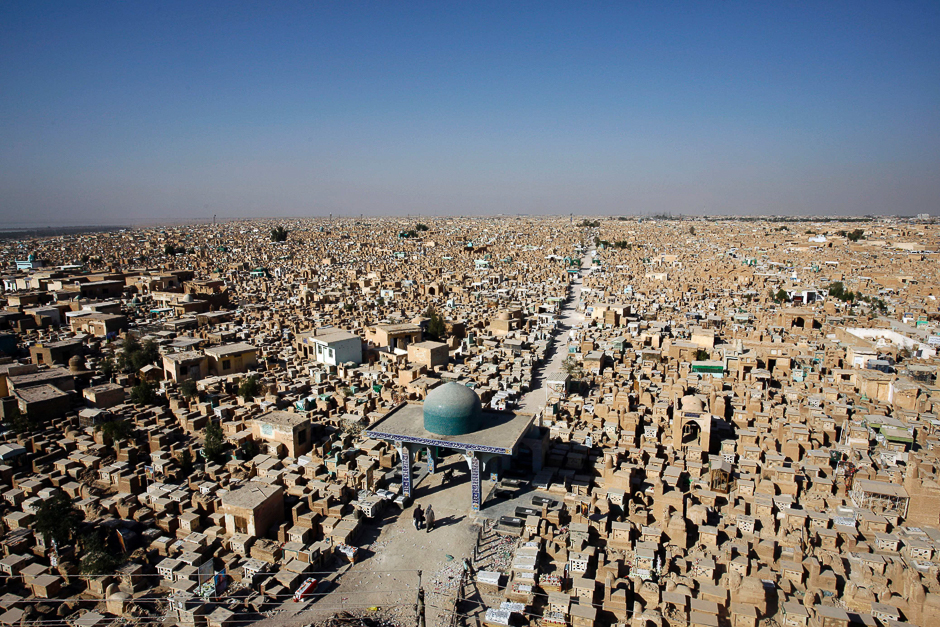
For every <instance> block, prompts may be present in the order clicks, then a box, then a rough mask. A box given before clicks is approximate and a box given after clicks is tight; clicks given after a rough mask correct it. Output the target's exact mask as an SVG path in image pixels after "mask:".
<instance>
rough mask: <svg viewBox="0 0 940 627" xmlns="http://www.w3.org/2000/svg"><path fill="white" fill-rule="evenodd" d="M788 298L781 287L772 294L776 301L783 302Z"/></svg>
mask: <svg viewBox="0 0 940 627" xmlns="http://www.w3.org/2000/svg"><path fill="white" fill-rule="evenodd" d="M788 298H789V297H788V296H787V293H786V291H785V290H784V289H783V288H782V287H781V288H780V289H779V290H777V293H776V294H774V300H775V301H776V302H778V303H785V302H786V301H787V299H788Z"/></svg>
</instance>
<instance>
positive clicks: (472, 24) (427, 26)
mask: <svg viewBox="0 0 940 627" xmlns="http://www.w3.org/2000/svg"><path fill="white" fill-rule="evenodd" d="M938 198H940V2H937V1H936V0H930V1H927V2H901V1H898V2H893V1H890V2H889V1H879V2H863V1H854V0H853V1H850V2H793V3H786V2H766V3H764V2H741V3H737V2H691V1H690V2H678V3H664V2H656V3H652V2H614V3H609V4H608V3H599V2H598V3H595V2H570V3H552V2H533V3H521V2H494V3H491V4H490V3H483V2H459V3H449V2H428V3H408V2H397V1H396V2H391V1H383V2H378V1H376V2H368V3H359V2H350V1H343V2H335V3H327V2H313V1H307V2H297V3H288V2H276V1H274V2H258V3H239V2H232V1H226V2H218V3H201V2H192V1H188V2H178V3H177V2H168V1H159V2H119V3H106V2H93V1H82V2H74V3H72V2H57V1H56V2H30V1H26V0H22V1H10V2H5V3H3V4H2V6H0V221H2V222H4V223H6V224H7V225H13V226H16V225H18V224H20V223H30V224H35V223H50V224H83V223H115V222H119V223H131V222H136V221H156V220H181V219H195V218H200V217H209V218H211V216H212V215H213V214H217V215H219V216H220V217H222V216H226V217H230V216H302V215H326V214H328V213H333V214H334V215H358V214H360V213H365V214H380V215H388V214H406V213H411V214H417V213H420V214H464V215H465V214H471V213H473V214H479V213H501V212H502V213H519V212H526V213H565V214H567V213H569V212H574V213H583V214H615V215H625V214H647V213H656V212H661V211H669V212H672V213H674V214H679V213H710V214H715V213H723V214H730V213H740V214H744V213H747V214H755V213H757V214H759V213H819V214H866V213H879V214H881V213H886V214H898V213H900V214H913V213H919V212H928V213H934V214H938V213H940V211H938Z"/></svg>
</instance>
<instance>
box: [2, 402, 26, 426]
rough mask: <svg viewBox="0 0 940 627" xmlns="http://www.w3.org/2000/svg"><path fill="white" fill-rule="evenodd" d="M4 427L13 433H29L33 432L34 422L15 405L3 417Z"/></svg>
mask: <svg viewBox="0 0 940 627" xmlns="http://www.w3.org/2000/svg"><path fill="white" fill-rule="evenodd" d="M3 426H4V427H6V428H7V429H9V430H10V431H12V432H13V433H28V432H30V431H32V430H33V421H32V420H30V419H29V416H27V415H26V414H24V413H23V412H21V411H20V408H19V406H17V405H13V406H12V407H10V409H8V410H6V412H5V414H4V416H3Z"/></svg>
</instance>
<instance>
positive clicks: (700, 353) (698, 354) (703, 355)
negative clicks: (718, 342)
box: [695, 348, 711, 361]
mask: <svg viewBox="0 0 940 627" xmlns="http://www.w3.org/2000/svg"><path fill="white" fill-rule="evenodd" d="M709 357H711V355H709V354H708V351H707V350H705V349H704V348H700V349H698V350H697V351H695V360H696V361H707V360H708V358H709Z"/></svg>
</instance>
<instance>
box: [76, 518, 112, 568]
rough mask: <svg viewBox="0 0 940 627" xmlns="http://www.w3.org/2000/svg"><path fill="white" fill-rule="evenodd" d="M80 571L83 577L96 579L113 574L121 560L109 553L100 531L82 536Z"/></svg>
mask: <svg viewBox="0 0 940 627" xmlns="http://www.w3.org/2000/svg"><path fill="white" fill-rule="evenodd" d="M81 555H82V557H81V562H80V566H79V568H80V570H81V573H82V574H83V575H86V576H89V577H95V576H98V575H107V574H109V573H113V572H114V570H115V568H117V566H118V564H120V560H119V559H118V558H117V557H115V556H114V555H112V554H111V553H110V551H108V547H107V546H106V544H105V541H104V538H102V537H101V533H100V532H99V531H98V530H95V531H91V532H89V533H87V534H85V535H83V536H82V552H81Z"/></svg>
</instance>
